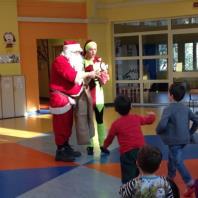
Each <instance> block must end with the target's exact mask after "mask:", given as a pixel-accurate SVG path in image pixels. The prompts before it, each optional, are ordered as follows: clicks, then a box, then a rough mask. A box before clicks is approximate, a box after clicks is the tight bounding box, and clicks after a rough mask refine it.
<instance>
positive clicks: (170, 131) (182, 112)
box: [156, 83, 198, 196]
mask: <svg viewBox="0 0 198 198" xmlns="http://www.w3.org/2000/svg"><path fill="white" fill-rule="evenodd" d="M184 95H185V87H184V86H183V85H182V84H180V83H174V84H172V85H171V86H170V88H169V100H170V102H171V103H170V104H169V106H168V107H167V108H165V109H164V111H163V114H162V117H161V120H160V122H159V124H158V126H157V128H156V131H157V133H158V134H159V135H160V136H161V138H162V140H163V142H164V143H165V144H166V145H168V149H169V153H168V177H169V178H170V179H174V177H175V176H176V170H178V171H179V173H180V175H181V177H182V179H183V181H184V182H185V184H186V186H187V190H186V192H185V193H184V196H190V195H191V194H192V193H193V192H194V180H193V179H192V177H191V175H190V173H189V172H188V170H187V168H186V167H185V165H184V163H183V158H182V153H183V148H184V147H185V145H186V144H188V143H189V141H190V133H192V130H191V129H189V122H190V120H191V121H192V122H193V126H195V125H197V124H198V116H196V115H195V114H194V113H192V111H191V110H190V108H188V107H187V106H185V105H184V104H182V103H181V100H182V99H183V97H184ZM194 128H196V127H194ZM190 131H191V132H190Z"/></svg>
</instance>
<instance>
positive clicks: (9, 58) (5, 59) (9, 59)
mask: <svg viewBox="0 0 198 198" xmlns="http://www.w3.org/2000/svg"><path fill="white" fill-rule="evenodd" d="M3 63H19V55H17V54H6V55H0V64H3Z"/></svg>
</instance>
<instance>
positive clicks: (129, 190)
mask: <svg viewBox="0 0 198 198" xmlns="http://www.w3.org/2000/svg"><path fill="white" fill-rule="evenodd" d="M161 161H162V153H161V151H160V150H159V149H158V148H156V147H154V146H151V145H145V146H144V147H143V148H141V149H140V150H139V152H138V155H137V166H138V168H139V170H140V173H141V175H140V176H139V177H137V178H135V179H132V180H130V181H129V182H128V183H126V184H124V185H122V186H121V188H120V191H119V193H120V195H121V197H123V198H173V197H174V196H173V192H172V189H171V186H170V184H169V182H168V181H167V179H166V177H163V176H157V175H155V172H156V171H157V170H158V169H159V166H160V163H161Z"/></svg>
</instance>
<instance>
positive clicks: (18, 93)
mask: <svg viewBox="0 0 198 198" xmlns="http://www.w3.org/2000/svg"><path fill="white" fill-rule="evenodd" d="M13 83H14V106H15V116H16V117H19V116H24V115H25V112H26V95H25V78H24V76H13Z"/></svg>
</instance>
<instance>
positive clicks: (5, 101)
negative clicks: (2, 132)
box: [1, 76, 15, 118]
mask: <svg viewBox="0 0 198 198" xmlns="http://www.w3.org/2000/svg"><path fill="white" fill-rule="evenodd" d="M1 94H2V98H1V99H2V114H3V118H11V117H14V115H15V113H14V95H13V80H12V76H2V77H1Z"/></svg>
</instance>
